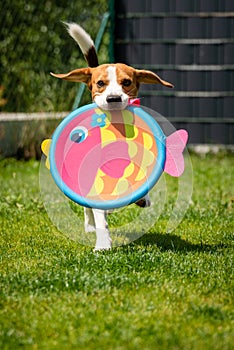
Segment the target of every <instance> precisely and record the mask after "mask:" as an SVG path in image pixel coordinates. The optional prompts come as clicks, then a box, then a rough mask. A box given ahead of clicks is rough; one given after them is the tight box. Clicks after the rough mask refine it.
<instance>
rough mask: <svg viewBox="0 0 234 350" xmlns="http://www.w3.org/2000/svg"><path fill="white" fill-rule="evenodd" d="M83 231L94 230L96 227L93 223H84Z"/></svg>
mask: <svg viewBox="0 0 234 350" xmlns="http://www.w3.org/2000/svg"><path fill="white" fill-rule="evenodd" d="M84 229H85V232H94V231H95V230H96V229H95V227H94V226H93V225H85V227H84Z"/></svg>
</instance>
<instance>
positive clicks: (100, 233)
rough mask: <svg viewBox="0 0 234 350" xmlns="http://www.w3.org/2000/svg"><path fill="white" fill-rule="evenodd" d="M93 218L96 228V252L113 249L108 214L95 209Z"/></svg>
mask: <svg viewBox="0 0 234 350" xmlns="http://www.w3.org/2000/svg"><path fill="white" fill-rule="evenodd" d="M93 216H94V220H95V226H96V237H97V239H96V245H95V249H94V250H95V251H98V250H106V249H111V243H112V241H111V238H110V233H109V230H108V223H107V218H106V216H107V213H106V211H105V210H99V209H93Z"/></svg>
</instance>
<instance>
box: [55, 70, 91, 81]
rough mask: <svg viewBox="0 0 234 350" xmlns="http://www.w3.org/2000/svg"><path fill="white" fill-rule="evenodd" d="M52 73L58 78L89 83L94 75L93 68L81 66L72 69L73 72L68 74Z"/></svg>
mask: <svg viewBox="0 0 234 350" xmlns="http://www.w3.org/2000/svg"><path fill="white" fill-rule="evenodd" d="M50 74H51V75H52V76H53V77H56V78H60V79H63V80H68V81H73V82H80V83H85V84H88V83H89V82H90V79H91V76H92V72H91V68H79V69H75V70H72V71H71V72H69V73H66V74H54V73H50Z"/></svg>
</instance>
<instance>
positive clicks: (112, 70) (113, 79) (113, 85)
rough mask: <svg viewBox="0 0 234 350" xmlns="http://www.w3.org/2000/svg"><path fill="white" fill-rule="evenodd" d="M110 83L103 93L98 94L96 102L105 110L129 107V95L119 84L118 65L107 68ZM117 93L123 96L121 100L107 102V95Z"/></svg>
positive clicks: (116, 94)
mask: <svg viewBox="0 0 234 350" xmlns="http://www.w3.org/2000/svg"><path fill="white" fill-rule="evenodd" d="M107 75H108V80H109V84H108V85H107V87H106V89H105V91H104V92H103V93H102V94H98V95H96V96H95V98H94V102H95V103H96V104H97V105H98V106H99V107H100V108H101V109H104V110H122V109H124V108H126V107H127V105H128V99H129V96H128V95H127V94H126V93H125V92H124V91H123V89H122V86H121V85H120V84H118V81H117V75H116V67H114V66H109V67H108V68H107ZM111 95H115V96H119V97H120V98H121V102H112V103H108V102H107V97H108V96H111Z"/></svg>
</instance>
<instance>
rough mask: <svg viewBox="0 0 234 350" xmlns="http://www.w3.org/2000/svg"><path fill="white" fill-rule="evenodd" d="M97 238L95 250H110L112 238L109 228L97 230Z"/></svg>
mask: <svg viewBox="0 0 234 350" xmlns="http://www.w3.org/2000/svg"><path fill="white" fill-rule="evenodd" d="M96 234H97V240H96V245H95V248H94V251H95V252H97V251H100V250H109V249H111V247H112V240H111V238H110V234H109V231H107V230H101V229H97V230H96Z"/></svg>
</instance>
